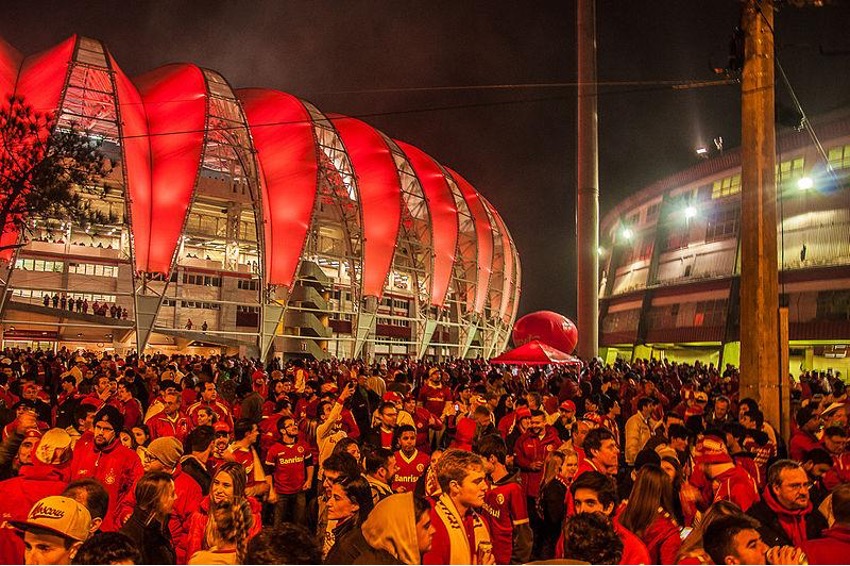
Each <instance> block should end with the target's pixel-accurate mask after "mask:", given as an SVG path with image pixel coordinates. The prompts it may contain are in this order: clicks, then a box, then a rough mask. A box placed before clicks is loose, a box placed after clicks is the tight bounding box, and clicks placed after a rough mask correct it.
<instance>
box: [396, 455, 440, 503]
mask: <svg viewBox="0 0 850 566" xmlns="http://www.w3.org/2000/svg"><path fill="white" fill-rule="evenodd" d="M430 462H431V457H430V456H429V455H428V454H425V453H424V452H420V451H419V450H414V452H413V456H411V457H410V459H408V458H406V457H405V455H404V453H403V452H402V451H401V450H399V451H398V452H396V453H395V464H396V467H397V468H398V470H397V471H396V473H395V476H393V485H392V487H393V491H394V492H396V493H403V492H406V491H413V490H414V489H416V482H418V481H419V478H420V477H421V476H422V474H424V473H425V470H426V469H427V468H428V464H429V463H430Z"/></svg>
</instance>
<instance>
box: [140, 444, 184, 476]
mask: <svg viewBox="0 0 850 566" xmlns="http://www.w3.org/2000/svg"><path fill="white" fill-rule="evenodd" d="M147 452H148V455H149V456H150V457H151V458H156V459H157V460H159V461H160V462H162V465H163V466H165V467H166V468H168V469H169V470H171V469H173V468H174V467H175V466H176V465H177V463H178V462H180V458H181V457H182V456H183V444H182V443H181V442H180V441H179V440H177V439H176V438H174V437H173V436H162V437H160V438H157V439H156V440H154V441H153V442H151V443H150V444H149V445H148V447H147Z"/></svg>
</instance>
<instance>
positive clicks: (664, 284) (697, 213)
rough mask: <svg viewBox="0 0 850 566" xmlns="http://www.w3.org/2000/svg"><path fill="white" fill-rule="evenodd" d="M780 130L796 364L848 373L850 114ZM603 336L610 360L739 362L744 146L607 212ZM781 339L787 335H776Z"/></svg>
mask: <svg viewBox="0 0 850 566" xmlns="http://www.w3.org/2000/svg"><path fill="white" fill-rule="evenodd" d="M813 126H814V131H815V132H816V134H817V139H818V140H819V142H820V146H821V147H818V146H817V144H816V143H814V142H813V138H812V137H810V135H809V134H808V133H806V132H797V131H793V130H788V131H787V133H783V134H782V135H780V136H778V139H777V175H776V182H777V188H778V191H777V192H778V195H779V196H778V197H777V198H778V203H777V204H778V206H777V209H778V216H779V220H778V225H777V238H778V250H779V252H778V253H779V265H780V304H781V305H782V306H786V307H787V308H788V315H789V338H790V367H789V371H791V372H794V373H795V374H796V372H798V371H799V370H800V369H801V368H805V369H818V370H827V369H829V368H832V369H833V370H835V371H839V370H840V371H841V372H842V374H843V375H847V374H848V369H850V368H848V365H849V364H848V361H847V360H846V353H847V348H848V345H850V183H849V182H848V179H850V113H847V112H840V113H837V114H834V115H831V116H825V117H824V118H823V119H820V120H817V121H815V122H814V124H813ZM600 236H601V238H600V239H601V241H602V246H601V248H600V254H602V255H603V258H602V260H601V261H600V264H601V265H602V266H603V271H602V274H601V278H600V325H599V326H600V345H601V346H602V347H603V352H602V353H603V355H604V356H605V357H607V358H608V359H616V358H617V357H618V356H619V357H624V358H646V357H650V356H653V357H656V358H661V357H666V358H670V359H678V360H683V361H692V360H695V359H701V360H704V361H713V362H715V363H727V362H728V363H733V364H736V365H737V363H738V360H739V354H740V336H739V320H740V301H739V290H740V272H741V269H740V250H741V152H740V150H737V149H736V150H731V151H725V152H722V153H720V152H717V151H715V152H712V156H711V157H710V158H708V159H705V160H701V161H700V163H699V164H698V165H696V166H694V167H692V168H690V169H687V170H685V171H681V172H680V173H678V174H675V175H672V176H670V177H668V178H666V179H663V180H661V181H659V182H657V183H655V184H653V185H651V186H649V187H645V188H643V189H640V190H637V191H635V193H634V194H633V195H632V196H630V197H629V198H627V199H626V200H624V201H622V202H621V203H619V204H618V205H617V206H616V207H615V208H614V209H613V210H611V211H609V212H608V213H607V214H606V215H605V217H604V219H603V222H602V228H601V234H600ZM777 341H778V337H777Z"/></svg>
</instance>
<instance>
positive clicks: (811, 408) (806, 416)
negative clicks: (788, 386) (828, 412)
mask: <svg viewBox="0 0 850 566" xmlns="http://www.w3.org/2000/svg"><path fill="white" fill-rule="evenodd" d="M816 416H817V406H816V405H815V404H812V403H810V404H808V405H806V406H805V407H800V409H799V410H798V411H797V414H796V415H795V416H794V419H795V420H796V421H797V426H798V427H800V428H803V426H805V424H806V423H807V422H809V421H810V420H812V419H813V418H815V417H816Z"/></svg>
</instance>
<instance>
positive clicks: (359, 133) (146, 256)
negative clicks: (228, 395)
mask: <svg viewBox="0 0 850 566" xmlns="http://www.w3.org/2000/svg"><path fill="white" fill-rule="evenodd" d="M11 95H17V96H21V97H22V98H23V99H24V101H25V102H26V103H27V104H29V105H31V106H32V107H34V109H35V110H37V111H41V112H49V113H54V114H55V115H56V116H57V127H60V128H61V127H67V126H70V125H72V124H73V125H74V126H75V127H77V128H78V129H80V130H82V131H84V132H87V133H92V134H95V135H98V136H100V137H101V138H102V139H104V140H106V141H108V142H110V143H112V144H113V145H114V147H116V148H117V151H118V158H117V161H118V162H120V164H121V172H122V175H123V190H124V199H125V201H126V215H125V216H124V222H125V223H126V224H127V225H128V227H129V232H130V252H129V253H130V261H131V263H132V267H133V289H134V304H135V324H136V332H137V337H136V340H137V343H138V347H139V348H140V349H142V348H144V346H145V344H147V340H148V338H149V335H150V332H151V331H152V328H153V324H154V320H155V318H156V312H157V310H158V309H159V306H160V305H161V303H162V297H163V293H164V290H163V289H161V288H159V289H157V290H156V291H152V286H151V285H149V284H147V283H149V282H150V281H151V280H152V279H157V278H158V279H157V280H162V281H165V282H166V285H167V281H168V278H169V277H170V276H171V274H172V273H173V272H174V270H175V267H176V265H177V260H178V253H179V250H180V244H181V237H183V235H184V232H185V229H186V225H187V218H188V216H189V213H190V209H191V207H192V203H193V200H194V199H195V197H196V194H197V193H198V187H199V184H200V182H201V175H202V169H204V168H206V169H215V168H216V167H217V166H218V165H217V163H222V162H224V161H225V160H229V161H230V162H231V163H236V164H237V165H236V168H237V169H238V171H237V173H236V176H237V177H240V178H242V179H243V180H244V182H245V183H246V184H247V185H248V186H249V190H250V191H251V195H252V199H253V207H254V212H255V214H256V223H257V234H258V237H257V239H258V242H257V245H258V248H259V257H260V258H262V262H261V263H262V265H261V267H260V269H259V276H260V279H261V282H262V287H263V289H264V291H265V292H266V293H268V290H269V289H274V288H283V289H285V290H291V288H292V286H293V284H294V282H295V281H296V278H297V275H298V270H299V265H300V262H301V260H302V257H303V256H304V253H305V242H306V241H307V240H308V235H309V233H310V230H311V226H312V225H313V221H314V215H315V211H316V209H317V203H318V202H319V201H320V200H321V199H322V198H323V197H322V195H323V191H325V193H327V194H332V195H335V196H336V197H339V198H340V199H343V200H347V201H348V203H349V204H348V205H347V206H348V208H349V210H348V211H347V212H346V214H349V215H350V216H351V219H352V225H353V226H356V228H357V229H356V230H353V232H357V233H353V234H351V236H350V237H351V238H354V239H357V245H355V246H353V247H352V250H353V251H354V252H355V255H356V260H355V261H356V263H357V266H358V267H357V274H356V275H357V277H358V279H359V281H358V292H359V299H361V300H365V299H367V298H370V297H371V298H373V299H377V301H380V300H381V297H382V295H383V292H384V288H385V284H386V282H387V280H388V275H389V274H390V271H391V269H392V266H393V261H394V257H395V256H396V255H397V254H398V253H399V251H400V250H399V248H400V246H399V242H400V241H402V239H404V240H405V241H406V242H409V243H410V245H406V246H405V250H404V252H405V253H408V254H409V255H410V256H411V257H412V259H411V260H410V261H411V262H412V263H414V264H417V266H418V267H419V268H421V270H422V271H423V272H424V273H425V274H426V275H425V276H424V277H422V280H421V281H418V282H417V283H418V284H417V286H416V287H417V292H419V293H420V294H421V301H422V303H423V305H424V306H425V307H426V310H427V309H430V308H433V309H436V310H439V309H443V308H445V307H446V304H447V297H448V296H449V294H450V291H452V292H454V293H455V294H456V295H457V296H461V297H463V300H462V301H461V302H462V303H463V304H464V309H463V310H464V312H463V313H462V316H463V318H464V320H465V321H466V322H467V323H468V325H469V331H470V332H472V333H474V332H475V330H476V329H477V328H483V327H484V326H486V325H490V328H492V329H495V330H494V332H495V334H494V335H493V339H492V340H491V341H490V342H491V346H490V347H489V348H488V351H490V352H495V351H496V350H501V348H503V347H504V346H505V345H506V343H507V339H508V336H509V332H510V328H511V325H512V322H513V321H514V320H515V318H516V313H517V309H518V306H519V287H520V275H521V273H520V272H521V269H520V260H519V255H518V253H517V250H516V246H515V245H514V241H513V239H512V238H511V235H510V232H509V230H508V227H507V225H506V224H505V222H504V220H503V219H502V217H501V216H500V215H499V214H498V212H497V211H496V210H495V209H494V208H493V206H492V205H491V204H490V203H489V202H488V201H487V200H486V199H485V198H484V197H483V196H482V195H481V194H480V193H479V192H478V191H477V190H476V189H475V188H474V187H473V186H472V185H471V184H470V183H469V182H468V181H467V180H466V179H464V178H463V177H462V176H461V175H460V174H458V173H457V172H455V171H454V170H452V169H449V168H447V167H444V166H442V165H441V164H439V163H438V162H436V161H435V160H434V159H432V158H431V157H430V156H428V155H427V154H426V153H425V152H423V151H422V150H420V149H417V148H416V147H414V146H412V145H410V144H408V143H405V142H401V141H397V140H393V139H391V138H390V137H388V136H386V135H385V134H383V133H382V132H380V131H378V130H376V129H374V128H372V127H371V126H369V125H368V124H366V123H365V122H363V121H361V120H358V119H356V118H353V117H346V116H340V115H326V114H323V113H322V112H320V111H319V110H318V109H316V108H315V107H314V106H313V105H312V104H310V103H309V102H307V101H304V100H302V99H300V98H298V97H297V96H294V95H292V94H287V93H284V92H280V91H276V90H271V89H264V88H249V89H238V90H234V89H232V88H231V87H230V85H229V84H228V82H227V80H226V79H225V78H224V77H222V76H221V75H220V74H218V73H217V72H215V71H212V70H209V69H204V68H201V67H198V66H196V65H193V64H189V63H181V64H172V65H166V66H163V67H160V68H158V69H154V70H152V71H150V72H147V73H145V74H143V75H141V76H139V77H135V78H130V77H128V76H127V75H126V74H125V73H124V72H123V71H122V69H121V67H120V66H119V65H118V63H117V62H116V60H115V59H114V58H113V57H112V55H111V54H110V53H109V51H108V49H107V48H106V46H105V45H104V44H103V43H102V42H100V41H98V40H94V39H89V38H85V37H80V36H76V35H75V36H72V37H69V38H68V39H66V40H65V41H63V42H61V43H60V44H58V45H56V46H54V47H53V48H51V49H48V50H46V51H44V52H42V53H39V54H36V55H31V56H27V57H24V56H22V55H21V54H20V53H18V52H17V51H16V50H15V49H14V48H13V47H11V46H9V45H8V44H7V43H5V42H4V41H3V40H2V39H0V97H2V98H3V99H4V100H5V99H7V98H8V97H9V96H11ZM44 133H46V134H49V132H44ZM231 169H232V166H231ZM231 173H232V171H231ZM328 186H330V188H328ZM19 237H20V236H19V235H18V234H4V235H3V242H2V243H3V244H8V243H14V242H15V241H17V239H18V238H19ZM3 259H5V260H7V261H9V260H11V259H12V250H8V251H7V253H6V254H5V256H4V258H3ZM11 263H14V262H11ZM270 296H272V297H274V296H275V294H274V293H271V295H270ZM277 296H280V294H279V293H278V295H277ZM261 302H262V301H261ZM366 310H368V309H366ZM275 313H278V311H275V310H273V309H272V310H271V311H269V316H271V317H272V318H273V317H274V315H275ZM364 316H365V314H364ZM265 318H267V317H266V316H265V315H264V319H265ZM265 322H268V323H270V322H273V321H272V320H271V319H269V320H265ZM361 322H365V323H366V327H367V330H368V327H369V325H371V326H372V327H374V320H372V321H371V322H370V321H369V320H365V321H361ZM361 322H358V327H362V326H363V325H362V324H361ZM428 326H429V325H428V324H425V325H424V327H426V328H427V327H428ZM430 326H432V327H433V324H431V325H430ZM263 327H264V325H263V324H261V325H260V331H259V332H260V333H262V332H263V330H262V328H263ZM430 331H431V332H433V328H431V330H430ZM425 333H426V334H427V333H428V331H427V330H426V331H425ZM258 339H259V342H260V343H261V344H262V347H261V348H265V347H267V345H268V337H265V339H264V338H262V337H259V338H258ZM420 340H421V341H423V342H425V343H427V342H428V340H429V338H428V337H427V336H420ZM469 340H471V338H469ZM358 351H359V350H358V348H357V347H356V346H355V349H354V353H355V354H356V353H357V352H358Z"/></svg>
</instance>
